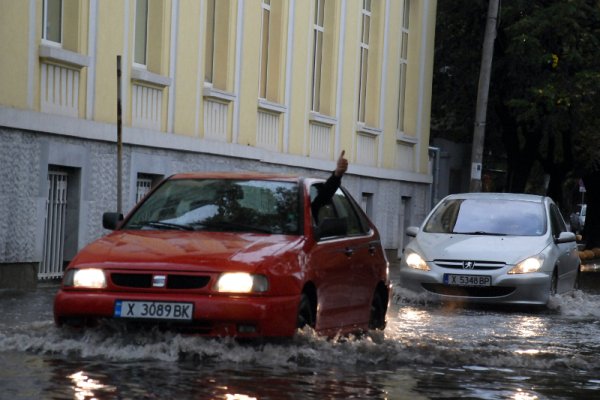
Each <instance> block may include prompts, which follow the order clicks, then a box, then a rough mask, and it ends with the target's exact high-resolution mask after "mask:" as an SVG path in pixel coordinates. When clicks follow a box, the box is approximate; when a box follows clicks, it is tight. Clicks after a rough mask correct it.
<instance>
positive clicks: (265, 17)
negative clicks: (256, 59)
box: [258, 0, 271, 99]
mask: <svg viewBox="0 0 600 400" xmlns="http://www.w3.org/2000/svg"><path fill="white" fill-rule="evenodd" d="M261 8H262V32H261V38H260V76H259V77H258V81H259V84H258V85H259V87H258V96H259V97H260V98H261V99H266V98H267V82H268V79H269V27H270V19H271V0H262V4H261Z"/></svg>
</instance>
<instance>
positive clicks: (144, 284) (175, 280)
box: [110, 273, 210, 289]
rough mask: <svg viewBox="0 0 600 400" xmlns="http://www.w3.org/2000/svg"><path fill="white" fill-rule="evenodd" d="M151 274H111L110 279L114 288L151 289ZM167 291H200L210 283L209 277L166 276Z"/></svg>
mask: <svg viewBox="0 0 600 400" xmlns="http://www.w3.org/2000/svg"><path fill="white" fill-rule="evenodd" d="M152 277H153V275H152V274H125V273H112V274H111V275H110V278H111V280H112V282H113V284H115V285H116V286H121V287H128V288H151V287H152ZM166 281H167V282H166V286H165V287H166V288H167V289H201V288H203V287H205V286H206V285H207V284H208V282H209V281H210V277H209V276H201V275H200V276H199V275H178V274H170V275H167V279H166Z"/></svg>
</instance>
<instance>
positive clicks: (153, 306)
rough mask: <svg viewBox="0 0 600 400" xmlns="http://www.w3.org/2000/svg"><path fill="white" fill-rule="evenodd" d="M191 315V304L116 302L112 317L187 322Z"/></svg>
mask: <svg viewBox="0 0 600 400" xmlns="http://www.w3.org/2000/svg"><path fill="white" fill-rule="evenodd" d="M193 313H194V304H193V303H176V302H165V301H132V300H117V301H116V302H115V314H114V316H115V317H116V318H146V319H168V320H184V321H189V320H191V319H192V315H193Z"/></svg>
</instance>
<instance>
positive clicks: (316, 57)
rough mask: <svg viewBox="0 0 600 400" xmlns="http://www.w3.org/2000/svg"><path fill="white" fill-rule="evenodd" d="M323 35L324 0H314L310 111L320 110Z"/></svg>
mask: <svg viewBox="0 0 600 400" xmlns="http://www.w3.org/2000/svg"><path fill="white" fill-rule="evenodd" d="M324 34H325V0H315V15H314V23H313V70H312V93H311V101H312V102H311V110H312V111H316V112H319V110H320V108H321V64H322V62H323V36H324Z"/></svg>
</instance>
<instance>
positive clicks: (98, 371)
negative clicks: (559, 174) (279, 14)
mask: <svg viewBox="0 0 600 400" xmlns="http://www.w3.org/2000/svg"><path fill="white" fill-rule="evenodd" d="M57 288H58V285H57V284H56V283H44V284H41V285H40V286H39V287H38V289H37V290H36V291H32V292H23V291H11V290H0V310H1V312H2V316H3V318H2V320H1V321H0V366H2V368H1V369H0V388H1V389H2V390H1V391H0V399H174V398H176V399H227V400H230V399H244V400H246V399H299V398H301V399H342V398H344V399H453V398H463V399H518V400H524V399H595V398H600V273H587V274H584V279H583V286H582V288H581V290H578V291H575V292H573V293H570V294H567V295H563V296H556V297H554V298H553V299H552V301H551V307H550V309H549V310H542V311H535V312H532V311H528V310H524V309H485V308H461V307H453V306H447V305H438V304H430V303H428V302H427V301H426V300H425V299H424V298H421V297H420V296H415V295H414V294H410V293H403V292H402V290H400V289H397V288H395V290H394V301H393V303H392V304H391V308H390V310H389V313H388V327H387V328H386V330H385V331H384V332H383V333H381V332H372V333H371V334H369V335H367V336H366V337H363V338H353V337H350V338H337V339H334V340H327V339H324V338H320V337H317V336H315V335H314V334H313V333H312V332H310V331H305V332H303V333H302V334H301V335H300V336H299V337H298V338H296V339H295V340H294V341H290V342H287V343H267V344H263V345H260V346H258V345H255V346H250V345H244V344H239V343H237V342H235V341H234V340H228V339H219V340H216V339H205V338H199V337H194V336H183V335H179V334H176V333H170V332H158V331H146V332H132V331H128V330H126V329H124V328H123V327H121V326H113V325H110V324H106V325H104V326H101V327H100V328H97V329H94V330H84V331H70V330H65V329H58V328H56V327H55V326H54V324H53V321H52V299H53V296H54V293H55V292H56V290H57Z"/></svg>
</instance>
